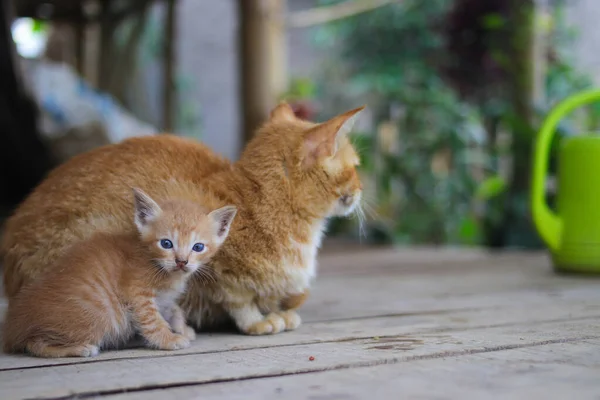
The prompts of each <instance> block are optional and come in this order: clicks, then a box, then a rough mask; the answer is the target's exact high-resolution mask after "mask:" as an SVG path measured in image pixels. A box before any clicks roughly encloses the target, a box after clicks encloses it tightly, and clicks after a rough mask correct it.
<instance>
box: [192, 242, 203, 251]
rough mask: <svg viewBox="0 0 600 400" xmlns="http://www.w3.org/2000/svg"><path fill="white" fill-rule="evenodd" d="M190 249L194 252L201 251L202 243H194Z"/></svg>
mask: <svg viewBox="0 0 600 400" xmlns="http://www.w3.org/2000/svg"><path fill="white" fill-rule="evenodd" d="M192 250H194V251H195V252H196V253H201V252H202V250H204V243H196V244H195V245H194V247H192Z"/></svg>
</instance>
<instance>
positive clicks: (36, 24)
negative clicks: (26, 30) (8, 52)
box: [31, 19, 46, 33]
mask: <svg viewBox="0 0 600 400" xmlns="http://www.w3.org/2000/svg"><path fill="white" fill-rule="evenodd" d="M45 29H46V23H45V22H43V21H40V20H39V19H34V20H33V25H32V26H31V31H32V32H33V33H41V32H43V31H44V30H45Z"/></svg>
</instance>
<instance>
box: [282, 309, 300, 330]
mask: <svg viewBox="0 0 600 400" xmlns="http://www.w3.org/2000/svg"><path fill="white" fill-rule="evenodd" d="M278 314H279V316H280V317H281V318H282V319H283V321H284V322H285V330H286V331H293V330H294V329H296V328H297V327H299V326H300V324H302V318H300V316H299V315H298V313H297V312H296V311H294V310H287V311H281V312H279V313H278Z"/></svg>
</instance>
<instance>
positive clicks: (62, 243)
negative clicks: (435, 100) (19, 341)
mask: <svg viewBox="0 0 600 400" xmlns="http://www.w3.org/2000/svg"><path fill="white" fill-rule="evenodd" d="M362 108H363V107H361V108H357V109H355V110H351V111H348V112H346V113H344V114H341V115H338V116H336V117H333V118H332V119H330V120H328V121H326V122H323V123H312V122H308V121H304V120H301V119H298V118H296V116H295V115H294V112H293V111H292V109H291V107H290V106H289V105H287V104H285V103H282V104H280V105H279V106H277V107H276V108H275V109H274V110H273V111H272V113H271V115H270V118H269V120H268V121H266V122H265V123H264V125H263V126H262V127H261V128H260V129H258V131H257V132H256V134H255V136H254V138H253V139H252V140H251V141H250V142H249V143H248V145H247V146H246V148H245V149H244V151H243V153H242V155H241V157H240V159H239V160H238V161H237V162H235V163H230V162H228V161H226V160H224V159H222V158H220V157H218V156H217V155H215V154H214V153H213V152H212V151H210V150H209V149H208V148H206V147H205V146H203V145H202V144H200V143H197V142H194V141H192V140H186V139H183V138H179V137H175V136H173V135H158V136H151V137H142V138H132V139H129V140H126V141H123V142H121V143H119V144H114V145H109V146H105V147H102V148H98V149H95V150H93V151H91V152H88V153H85V154H81V155H79V156H76V157H74V158H72V159H71V160H69V161H67V162H66V163H65V164H63V165H61V166H59V167H58V168H57V169H55V170H54V171H53V172H52V173H50V175H49V176H48V178H47V179H46V180H45V181H44V182H42V183H41V184H40V185H39V186H38V187H37V188H36V189H35V190H34V191H33V193H32V194H31V195H30V196H29V197H28V198H27V199H26V200H25V201H24V202H23V204H21V206H20V207H19V208H18V209H17V210H16V212H15V214H14V215H13V216H12V217H11V218H10V219H9V220H8V222H7V225H6V231H5V237H4V241H3V243H2V251H3V252H4V255H5V256H4V267H5V272H4V282H5V289H6V293H7V294H8V296H9V298H12V297H13V296H14V295H15V294H16V293H18V291H19V290H20V287H21V286H22V285H23V284H25V283H27V282H30V281H31V280H34V279H35V278H36V277H37V276H38V275H40V274H41V273H42V272H45V271H49V270H50V269H51V267H50V265H51V264H50V263H51V262H52V261H54V260H56V258H58V257H59V256H60V254H61V253H62V252H63V251H64V249H65V248H67V247H68V246H70V245H72V244H73V243H77V242H78V241H79V240H81V238H88V237H89V236H91V235H92V234H93V232H95V231H97V230H98V229H102V230H104V231H108V232H125V233H127V232H132V231H134V229H135V226H134V224H133V222H132V221H131V220H130V218H129V214H128V211H127V210H128V207H127V204H126V203H125V202H123V200H122V198H123V196H125V194H126V193H127V190H129V189H128V185H139V187H141V188H142V189H144V190H146V191H147V192H148V193H149V194H150V195H151V196H157V197H164V196H166V195H169V194H172V193H178V195H179V196H182V197H185V198H188V199H192V200H193V199H197V198H198V197H199V196H203V195H204V194H205V193H210V194H211V195H212V198H213V202H210V203H207V206H208V207H210V208H212V209H214V208H217V207H221V206H223V205H225V204H233V205H235V206H236V207H237V209H238V213H237V216H236V219H235V222H234V223H233V225H232V227H231V232H230V234H229V237H228V239H227V241H226V242H225V243H224V245H223V247H222V248H221V250H220V251H219V252H218V253H217V254H216V255H215V257H214V258H213V259H212V260H211V261H210V262H209V263H208V265H207V267H208V268H210V270H211V271H212V273H211V275H212V276H213V277H214V278H215V280H214V281H210V282H208V281H207V280H202V279H199V277H195V278H192V280H191V281H190V283H189V290H187V291H186V293H185V295H184V296H183V297H182V298H181V301H180V305H181V306H182V308H183V310H184V311H185V312H186V315H187V318H188V321H189V322H190V323H192V324H193V325H194V326H195V327H196V328H198V329H204V328H206V329H211V328H213V327H215V326H218V325H220V324H222V323H227V322H231V321H233V322H235V324H236V325H237V327H238V328H239V330H240V331H242V332H244V333H247V334H255V335H261V334H272V333H277V332H281V331H283V330H290V329H295V328H297V327H298V326H299V325H300V322H301V321H300V317H299V315H298V314H297V312H296V311H295V310H296V309H297V308H298V307H300V305H301V304H302V303H303V302H304V300H305V299H306V297H307V293H308V290H309V289H310V285H311V283H312V281H313V280H314V278H315V276H316V269H317V262H316V257H317V251H318V248H319V246H320V244H321V239H322V236H323V231H324V229H325V225H326V221H327V219H328V218H329V217H332V216H345V215H350V214H351V213H352V212H354V211H355V210H356V209H357V208H358V205H359V203H360V198H361V193H362V185H361V182H360V179H359V176H358V173H357V170H356V166H357V165H358V164H359V158H358V155H357V153H356V151H355V150H354V148H353V146H352V144H351V143H350V140H349V139H348V132H349V131H350V129H351V127H352V124H353V122H354V120H355V119H356V116H357V115H358V113H359V112H360V111H361V110H362ZM92 188H93V191H92V190H91V189H92ZM91 193H93V196H92V195H91Z"/></svg>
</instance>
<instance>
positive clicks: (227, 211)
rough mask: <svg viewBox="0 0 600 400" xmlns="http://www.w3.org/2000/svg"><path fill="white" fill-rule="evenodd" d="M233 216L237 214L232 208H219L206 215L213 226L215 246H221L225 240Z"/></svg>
mask: <svg viewBox="0 0 600 400" xmlns="http://www.w3.org/2000/svg"><path fill="white" fill-rule="evenodd" d="M235 214H237V208H235V207H234V206H225V207H221V208H219V209H217V210H214V211H212V212H211V213H210V214H208V217H209V218H210V219H211V220H212V221H213V224H214V226H215V241H216V242H217V244H221V243H223V242H224V241H225V239H227V235H228V234H229V228H230V227H231V223H232V222H233V218H234V217H235Z"/></svg>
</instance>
